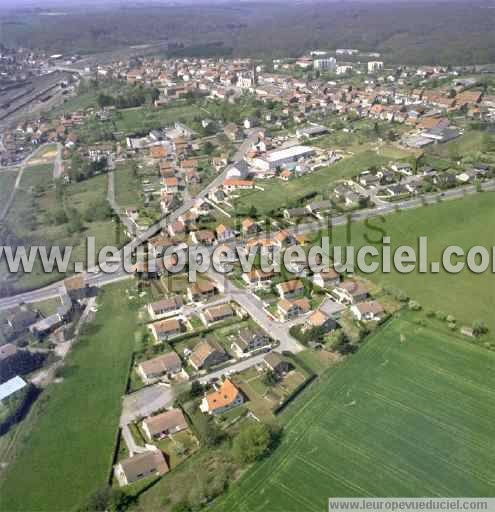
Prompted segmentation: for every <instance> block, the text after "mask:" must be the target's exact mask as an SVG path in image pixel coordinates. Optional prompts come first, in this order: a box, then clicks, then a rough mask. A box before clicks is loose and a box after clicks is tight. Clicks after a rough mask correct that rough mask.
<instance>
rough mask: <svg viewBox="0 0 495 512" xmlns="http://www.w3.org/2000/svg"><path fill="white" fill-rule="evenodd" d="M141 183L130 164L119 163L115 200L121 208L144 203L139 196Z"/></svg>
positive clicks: (116, 175) (116, 172) (116, 173)
mask: <svg viewBox="0 0 495 512" xmlns="http://www.w3.org/2000/svg"><path fill="white" fill-rule="evenodd" d="M140 188H141V184H140V183H139V180H138V178H137V177H136V176H134V174H133V171H132V168H131V167H130V166H128V165H119V166H118V167H117V169H116V171H115V200H116V201H117V204H118V205H119V206H120V207H121V208H130V207H138V206H140V205H141V204H142V203H143V200H142V198H141V197H140V196H139V189H140Z"/></svg>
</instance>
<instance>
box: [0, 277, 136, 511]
mask: <svg viewBox="0 0 495 512" xmlns="http://www.w3.org/2000/svg"><path fill="white" fill-rule="evenodd" d="M126 286H127V285H123V284H120V285H112V286H109V287H107V288H105V292H104V295H103V297H102V298H100V299H99V302H100V303H101V306H100V308H99V311H98V313H97V316H96V320H95V321H94V323H92V324H90V325H89V326H88V333H87V334H86V335H85V336H83V337H82V339H81V340H80V341H79V342H78V343H77V345H76V346H75V347H74V348H73V352H72V353H71V354H69V356H68V359H67V361H66V370H65V372H64V380H63V382H62V383H59V384H52V386H51V387H50V388H48V389H47V390H46V391H45V392H44V394H43V395H42V396H41V397H40V399H39V401H38V402H37V403H36V405H35V407H34V409H33V411H32V412H31V414H30V416H29V417H28V418H27V419H26V420H25V422H26V421H34V422H35V423H34V424H33V426H32V428H31V432H30V434H29V436H27V437H26V438H25V439H24V440H23V443H22V448H21V450H20V453H19V456H18V458H17V459H15V461H14V462H13V463H12V464H11V465H10V466H9V468H8V469H7V471H6V473H5V476H4V478H2V480H1V481H0V509H1V510H9V511H14V510H19V511H21V510H22V511H25V510H36V511H43V510H46V511H50V512H54V511H61V510H70V509H71V510H72V509H74V507H76V506H78V505H81V503H82V502H83V500H84V499H85V498H87V496H88V495H89V494H90V493H92V492H93V491H95V490H96V489H98V488H100V487H102V486H104V485H105V482H106V480H107V477H108V475H109V472H110V469H111V464H112V456H113V449H114V445H115V441H116V436H117V431H118V424H119V417H120V411H121V396H122V394H123V393H124V390H125V386H126V380H127V374H128V370H129V365H130V358H131V352H132V349H133V339H134V338H133V333H134V331H135V330H136V328H137V321H136V314H135V313H134V311H132V310H130V309H129V307H128V305H127V297H126V295H125V293H124V290H125V288H126ZM33 417H34V418H33Z"/></svg>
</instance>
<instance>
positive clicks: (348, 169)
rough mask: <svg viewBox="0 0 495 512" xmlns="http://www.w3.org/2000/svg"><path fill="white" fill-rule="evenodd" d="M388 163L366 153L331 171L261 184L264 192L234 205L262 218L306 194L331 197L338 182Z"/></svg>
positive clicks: (246, 197)
mask: <svg viewBox="0 0 495 512" xmlns="http://www.w3.org/2000/svg"><path fill="white" fill-rule="evenodd" d="M387 162H388V160H387V159H386V158H384V157H381V156H379V155H377V154H376V153H374V152H372V151H364V152H363V153H359V154H358V155H355V156H352V157H349V158H345V159H344V160H341V161H340V162H337V163H336V164H335V165H332V166H331V167H325V168H324V169H321V170H318V171H315V172H314V173H312V174H308V175H306V176H302V177H301V178H296V179H293V180H291V181H288V182H284V181H281V180H279V179H273V180H269V181H268V180H267V181H262V182H260V183H259V185H260V186H261V187H262V188H263V189H264V191H261V190H255V191H254V192H247V193H243V194H242V195H241V196H240V198H239V199H237V200H236V201H235V206H236V207H238V208H240V209H243V210H246V211H247V210H249V208H251V206H254V207H256V209H257V210H258V213H259V214H266V213H268V212H270V211H271V210H274V209H277V208H290V207H293V206H297V201H299V200H301V199H303V198H304V197H305V196H306V195H307V194H311V193H317V194H320V195H322V196H323V197H328V196H329V194H330V193H331V191H332V190H333V188H334V185H335V182H336V181H337V180H340V179H342V178H346V177H351V176H354V175H356V174H358V173H359V172H360V171H363V170H365V169H367V168H369V167H371V166H372V165H384V164H386V163H387Z"/></svg>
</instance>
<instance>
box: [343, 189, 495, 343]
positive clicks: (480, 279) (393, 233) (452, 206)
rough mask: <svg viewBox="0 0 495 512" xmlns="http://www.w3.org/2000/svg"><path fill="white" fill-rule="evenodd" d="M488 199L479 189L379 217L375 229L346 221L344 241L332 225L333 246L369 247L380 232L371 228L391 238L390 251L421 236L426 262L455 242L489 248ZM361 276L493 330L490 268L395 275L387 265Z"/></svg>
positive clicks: (494, 284)
mask: <svg viewBox="0 0 495 512" xmlns="http://www.w3.org/2000/svg"><path fill="white" fill-rule="evenodd" d="M494 199H495V194H493V193H483V194H479V195H476V196H471V197H466V198H463V199H461V200H456V201H448V202H444V203H442V204H435V205H432V206H427V207H422V208H418V209H415V210H411V211H400V212H398V213H394V214H391V215H387V216H384V217H382V221H380V219H378V218H377V219H370V221H369V226H371V225H372V226H373V228H374V229H375V230H372V228H371V227H367V226H366V225H365V224H363V223H356V224H352V226H351V228H352V229H351V235H352V238H351V241H350V243H348V242H347V241H346V240H345V229H344V228H338V229H335V230H334V244H335V245H352V246H354V247H355V248H356V250H357V249H358V248H359V247H361V246H363V245H370V242H374V241H377V240H379V239H381V236H382V234H380V233H379V232H377V231H376V228H377V227H378V228H380V229H383V232H384V233H385V234H386V235H387V236H390V237H391V247H392V251H393V250H394V249H395V248H397V247H398V246H401V245H409V246H411V247H413V248H416V247H417V243H418V237H420V236H426V237H427V238H428V252H429V261H430V262H431V261H441V253H442V251H443V250H444V249H445V248H446V247H448V246H450V245H458V246H460V247H461V248H463V249H465V250H466V249H469V248H470V247H472V246H476V245H481V246H484V247H486V248H490V247H491V246H492V245H493V212H494V207H493V201H494ZM440 227H441V228H440ZM365 237H366V238H365ZM367 240H369V241H367ZM371 245H373V244H371ZM379 251H380V248H379ZM454 259H455V258H454ZM367 277H368V278H369V279H371V280H373V281H376V282H377V283H378V284H380V285H381V286H383V287H390V288H396V289H400V290H402V291H404V292H406V293H407V294H408V295H409V296H410V297H412V298H414V299H415V300H417V301H419V302H420V303H421V305H422V306H423V307H424V308H425V309H426V308H429V309H432V310H434V311H439V310H440V311H445V312H446V313H447V314H452V315H454V316H455V317H456V318H457V320H458V321H460V322H464V323H466V324H468V325H471V323H472V322H473V321H475V320H483V321H484V322H485V323H486V324H487V325H488V327H489V328H490V330H491V332H492V333H494V332H495V318H494V316H493V304H494V303H495V276H494V275H493V274H492V273H490V272H485V273H483V274H474V273H472V272H470V271H469V270H468V269H464V270H463V271H462V272H460V273H459V274H449V273H448V272H446V271H445V270H443V268H442V267H440V272H439V273H436V274H433V273H431V272H428V273H419V272H418V271H417V270H415V271H413V272H411V273H409V274H401V273H399V272H397V271H396V270H394V269H393V268H392V271H391V272H390V273H383V272H380V271H378V272H375V273H373V274H368V275H367ZM455 298H459V300H454V299H455Z"/></svg>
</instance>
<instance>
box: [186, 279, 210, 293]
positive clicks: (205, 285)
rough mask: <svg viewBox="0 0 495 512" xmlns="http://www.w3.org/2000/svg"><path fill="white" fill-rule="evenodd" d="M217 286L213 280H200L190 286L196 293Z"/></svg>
mask: <svg viewBox="0 0 495 512" xmlns="http://www.w3.org/2000/svg"><path fill="white" fill-rule="evenodd" d="M215 288H216V286H215V284H214V283H212V282H211V281H198V282H197V283H194V284H193V285H192V286H190V290H191V293H192V294H193V295H194V294H196V293H199V294H203V293H208V292H211V291H212V290H214V289H215Z"/></svg>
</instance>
